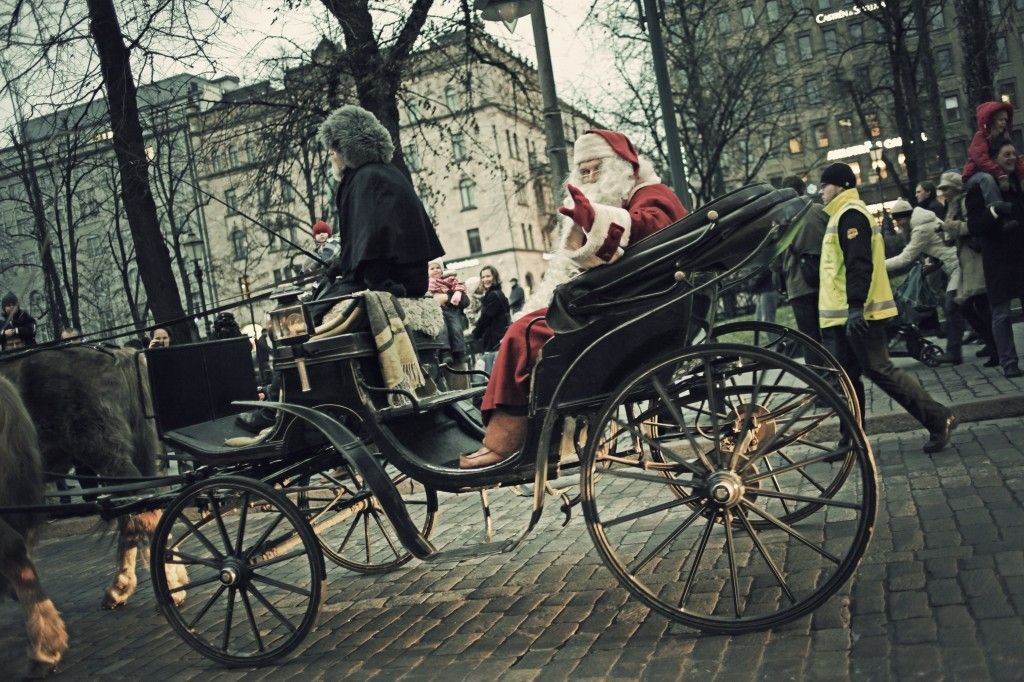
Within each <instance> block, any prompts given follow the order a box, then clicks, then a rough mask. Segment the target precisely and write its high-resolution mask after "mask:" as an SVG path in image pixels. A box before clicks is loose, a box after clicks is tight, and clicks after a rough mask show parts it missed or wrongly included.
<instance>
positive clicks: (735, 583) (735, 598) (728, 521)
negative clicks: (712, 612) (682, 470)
mask: <svg viewBox="0 0 1024 682" xmlns="http://www.w3.org/2000/svg"><path fill="white" fill-rule="evenodd" d="M725 551H726V553H727V554H728V555H729V580H730V581H732V609H733V612H734V613H735V614H736V617H737V618H739V617H740V587H739V582H740V581H739V578H738V577H737V575H736V548H735V547H734V546H733V542H732V512H731V511H729V510H728V509H726V510H725Z"/></svg>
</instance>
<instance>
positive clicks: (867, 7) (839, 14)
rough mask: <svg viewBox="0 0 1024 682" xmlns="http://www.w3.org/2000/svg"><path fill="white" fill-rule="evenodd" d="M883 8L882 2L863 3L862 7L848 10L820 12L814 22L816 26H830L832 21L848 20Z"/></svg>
mask: <svg viewBox="0 0 1024 682" xmlns="http://www.w3.org/2000/svg"><path fill="white" fill-rule="evenodd" d="M883 7H885V3H884V2H871V3H864V5H863V6H861V5H854V6H853V7H851V8H850V9H840V10H836V11H835V12H821V13H819V14H817V15H815V17H814V21H815V22H817V23H818V24H831V23H832V22H833V21H840V20H842V19H849V18H850V17H856V16H859V15H860V14H861V13H863V12H874V11H875V10H878V9H881V8H883Z"/></svg>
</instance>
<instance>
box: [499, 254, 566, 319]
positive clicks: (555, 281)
mask: <svg viewBox="0 0 1024 682" xmlns="http://www.w3.org/2000/svg"><path fill="white" fill-rule="evenodd" d="M580 272H581V269H580V265H579V263H577V262H576V261H574V260H573V259H572V258H571V257H570V256H569V253H568V252H567V251H565V250H559V251H555V252H554V253H553V254H551V260H549V261H548V267H547V269H546V270H545V271H544V277H543V278H542V279H541V281H540V284H538V285H537V286H536V287H534V289H533V293H531V294H530V295H529V296H528V297H527V299H526V302H525V303H524V304H523V310H522V312H520V313H516V315H515V319H519V318H520V317H522V316H523V315H525V314H526V313H529V312H533V311H534V310H537V309H539V308H545V307H547V306H549V305H551V299H553V298H554V296H555V287H557V286H558V285H560V284H565V283H566V282H568V281H569V280H571V279H572V278H573V277H575V276H576V275H578V274H580Z"/></svg>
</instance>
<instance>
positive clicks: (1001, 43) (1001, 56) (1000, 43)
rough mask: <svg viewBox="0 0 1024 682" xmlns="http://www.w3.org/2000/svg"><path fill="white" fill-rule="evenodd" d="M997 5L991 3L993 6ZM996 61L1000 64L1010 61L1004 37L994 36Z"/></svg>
mask: <svg viewBox="0 0 1024 682" xmlns="http://www.w3.org/2000/svg"><path fill="white" fill-rule="evenodd" d="M997 4H998V3H996V2H993V3H992V5H993V6H995V5H997ZM996 61H998V62H999V63H1000V64H1005V63H1007V62H1008V61H1010V51H1009V50H1008V49H1007V45H1006V36H996Z"/></svg>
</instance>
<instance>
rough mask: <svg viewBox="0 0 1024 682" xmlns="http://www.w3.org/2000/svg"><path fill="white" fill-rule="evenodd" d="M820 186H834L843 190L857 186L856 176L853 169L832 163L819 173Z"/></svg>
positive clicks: (842, 164)
mask: <svg viewBox="0 0 1024 682" xmlns="http://www.w3.org/2000/svg"><path fill="white" fill-rule="evenodd" d="M821 184H823V185H836V186H837V187H842V188H844V189H850V188H851V187H856V186H857V176H855V175H854V174H853V169H852V168H850V166H849V165H847V164H845V163H833V164H832V165H831V166H829V167H828V168H826V169H825V170H824V171H822V173H821Z"/></svg>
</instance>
